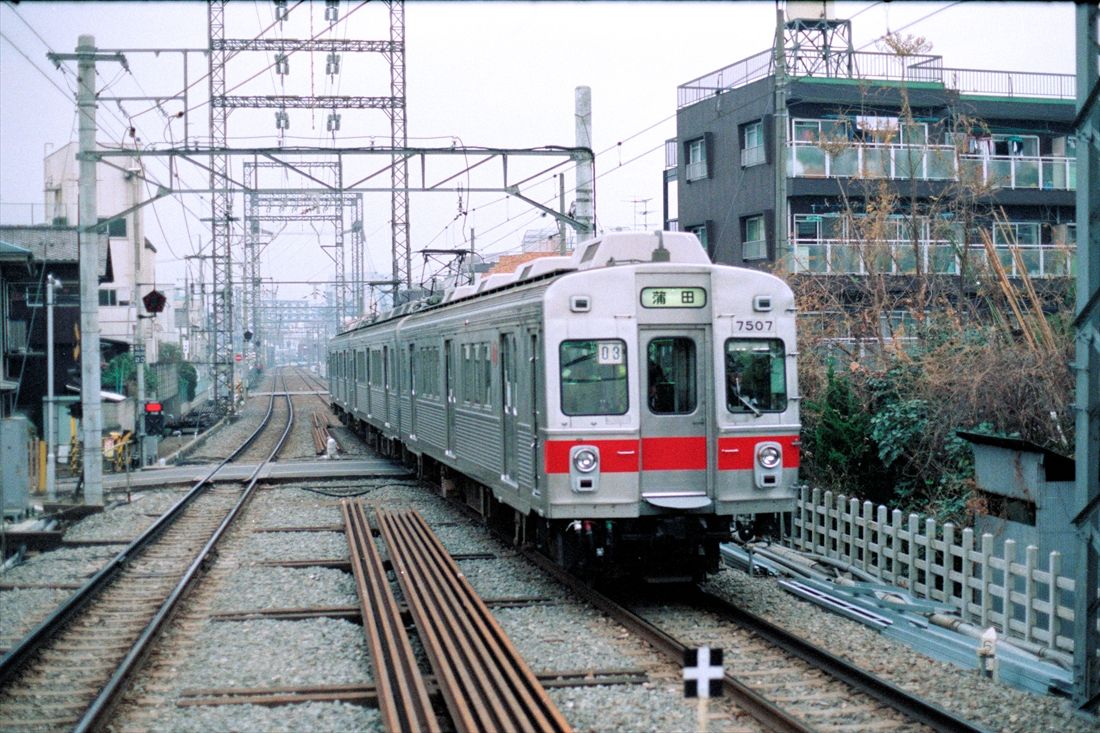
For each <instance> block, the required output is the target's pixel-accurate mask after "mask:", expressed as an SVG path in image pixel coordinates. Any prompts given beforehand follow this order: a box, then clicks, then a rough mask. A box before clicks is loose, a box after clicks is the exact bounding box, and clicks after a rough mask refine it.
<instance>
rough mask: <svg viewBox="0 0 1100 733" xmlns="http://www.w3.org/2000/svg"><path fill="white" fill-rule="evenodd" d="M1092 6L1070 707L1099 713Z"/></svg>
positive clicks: (1082, 86)
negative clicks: (1071, 695) (1071, 696)
mask: <svg viewBox="0 0 1100 733" xmlns="http://www.w3.org/2000/svg"><path fill="white" fill-rule="evenodd" d="M1098 20H1100V13H1098V11H1097V8H1096V6H1095V5H1094V4H1090V3H1081V4H1080V5H1078V6H1077V119H1076V120H1075V123H1076V125H1075V126H1076V133H1077V318H1076V319H1075V321H1074V326H1076V328H1077V347H1076V348H1077V351H1076V358H1075V359H1074V366H1075V368H1076V370H1077V405H1076V406H1077V446H1076V447H1077V451H1076V474H1077V475H1076V482H1077V491H1076V496H1075V499H1076V506H1078V507H1081V509H1080V511H1079V513H1078V514H1077V516H1076V517H1075V518H1074V520H1073V521H1074V524H1075V525H1076V526H1077V534H1078V538H1079V540H1080V544H1079V547H1080V550H1079V553H1078V557H1077V577H1076V584H1075V586H1074V610H1073V614H1074V624H1073V625H1074V633H1073V702H1074V703H1075V704H1076V705H1077V706H1078V707H1079V708H1081V709H1083V710H1087V711H1089V712H1093V713H1095V712H1096V711H1097V708H1098V707H1100V660H1098V659H1097V652H1098V651H1100V639H1098V636H1100V635H1098V633H1097V630H1096V622H1097V618H1098V617H1100V603H1098V602H1097V598H1096V595H1097V590H1098V587H1100V81H1098V77H1100V74H1098V71H1100V68H1098V67H1100V62H1098V60H1097V50H1096V48H1097V46H1096V44H1097V29H1096V25H1097V21H1098Z"/></svg>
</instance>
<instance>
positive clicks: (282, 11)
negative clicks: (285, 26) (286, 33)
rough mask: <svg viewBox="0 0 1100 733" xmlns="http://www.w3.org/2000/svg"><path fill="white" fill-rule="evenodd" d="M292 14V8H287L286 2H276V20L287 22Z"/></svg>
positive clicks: (277, 0) (279, 0)
mask: <svg viewBox="0 0 1100 733" xmlns="http://www.w3.org/2000/svg"><path fill="white" fill-rule="evenodd" d="M289 14H290V8H288V7H287V6H286V0H275V20H286V18H287V16H288V15H289Z"/></svg>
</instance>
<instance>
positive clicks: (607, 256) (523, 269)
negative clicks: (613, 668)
mask: <svg viewBox="0 0 1100 733" xmlns="http://www.w3.org/2000/svg"><path fill="white" fill-rule="evenodd" d="M642 262H671V263H677V264H694V265H710V264H712V263H711V261H710V257H709V256H708V255H707V253H706V251H705V250H704V249H703V246H702V244H700V242H699V239H698V237H696V236H695V235H694V234H691V233H690V232H661V231H657V232H608V233H607V234H603V235H601V236H599V237H596V238H595V239H589V240H586V241H584V242H581V243H580V244H579V245H577V248H576V250H575V251H574V252H573V254H572V255H565V256H551V257H540V258H539V259H535V260H531V261H529V262H526V263H524V264H522V265H520V266H519V267H517V268H516V270H515V271H514V272H510V273H493V274H491V275H486V276H479V277H478V279H477V280H475V281H474V282H473V283H472V284H470V285H459V286H457V287H455V288H452V289H450V290H448V291H446V292H445V293H444V294H443V295H438V294H437V295H435V296H432V297H430V298H428V299H425V300H418V301H412V302H409V303H405V304H403V305H401V306H398V307H397V308H395V309H392V310H389V311H386V312H383V313H379V314H378V315H375V316H367V317H364V318H361V319H359V320H358V321H355V322H353V323H351V324H349V325H348V326H347V328H345V329H344V330H343V331H341V333H346V332H348V331H354V330H355V329H357V328H361V327H363V326H367V325H370V324H371V323H376V322H378V321H385V320H389V319H390V318H396V317H399V316H403V315H406V314H408V313H415V312H416V311H419V310H424V309H425V308H430V307H433V306H438V305H442V304H444V303H453V302H455V301H458V300H462V299H465V298H470V297H474V296H477V295H481V294H483V293H486V292H489V291H493V290H500V289H502V288H506V287H511V286H514V285H519V284H521V283H527V282H534V281H536V280H542V279H546V278H548V277H551V276H557V275H561V274H563V273H566V272H572V271H577V270H594V269H596V268H601V267H614V266H615V265H628V264H638V263H642Z"/></svg>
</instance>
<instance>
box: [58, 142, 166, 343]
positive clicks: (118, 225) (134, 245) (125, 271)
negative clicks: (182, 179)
mask: <svg viewBox="0 0 1100 733" xmlns="http://www.w3.org/2000/svg"><path fill="white" fill-rule="evenodd" d="M77 148H78V146H77V143H75V142H74V143H69V144H68V145H65V146H62V147H61V148H58V149H57V150H55V151H54V152H52V153H50V154H49V155H48V156H46V160H45V178H44V180H45V189H46V191H45V195H46V213H47V217H48V219H49V220H50V221H51V223H52V224H53V225H55V226H75V225H76V223H77V203H78V200H77V194H78V192H79V188H80V181H79V172H80V167H79V164H78V162H77V160H76V154H77ZM109 160H110V161H111V162H110V163H107V162H100V163H99V164H98V165H97V167H96V198H97V206H96V210H97V211H98V212H99V219H100V221H101V222H103V226H104V228H105V229H106V233H107V242H108V247H109V248H110V253H111V263H112V266H113V275H112V277H111V279H110V280H108V281H106V282H102V283H100V286H99V326H100V333H101V337H102V339H103V340H105V341H111V342H116V343H118V344H120V345H125V346H127V347H132V346H133V345H134V342H135V334H136V333H137V329H138V326H137V323H138V318H137V316H138V315H139V314H141V315H145V310H144V308H143V307H142V304H141V298H142V297H143V296H144V295H146V294H148V293H149V292H150V291H152V290H154V289H156V256H157V250H156V247H155V246H154V245H153V243H152V242H150V241H149V240H148V239H147V238H146V237H145V225H144V216H143V214H142V208H141V206H140V204H141V203H142V202H143V201H145V200H146V199H148V198H149V197H150V196H149V194H147V193H146V190H145V188H146V185H145V179H144V177H143V170H142V168H141V162H140V160H138V159H137V158H110V159H109ZM120 212H128V213H126V214H125V215H123V216H118V214H119V213H120ZM160 289H161V290H164V289H165V288H160ZM142 320H143V323H142V324H141V334H142V338H141V341H142V342H143V346H144V353H145V360H146V362H149V363H152V362H156V361H157V359H158V355H157V342H158V332H159V331H160V330H161V325H160V324H159V323H158V321H157V319H152V318H143V319H142ZM168 325H169V326H170V325H171V324H168Z"/></svg>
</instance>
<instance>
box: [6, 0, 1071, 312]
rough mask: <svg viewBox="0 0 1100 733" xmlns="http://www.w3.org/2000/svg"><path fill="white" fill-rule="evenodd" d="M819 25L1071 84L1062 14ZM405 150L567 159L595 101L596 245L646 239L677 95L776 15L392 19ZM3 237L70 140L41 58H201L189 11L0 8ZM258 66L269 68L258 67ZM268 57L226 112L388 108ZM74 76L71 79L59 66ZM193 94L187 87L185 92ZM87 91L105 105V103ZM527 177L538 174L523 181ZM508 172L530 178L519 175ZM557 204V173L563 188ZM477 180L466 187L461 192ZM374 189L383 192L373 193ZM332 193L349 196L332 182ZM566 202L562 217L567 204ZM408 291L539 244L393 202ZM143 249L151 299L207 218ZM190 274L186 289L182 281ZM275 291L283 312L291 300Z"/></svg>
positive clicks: (130, 112)
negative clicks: (401, 212) (245, 105)
mask: <svg viewBox="0 0 1100 733" xmlns="http://www.w3.org/2000/svg"><path fill="white" fill-rule="evenodd" d="M290 6H291V8H292V11H291V21H289V22H288V23H286V24H284V25H283V26H281V27H279V26H276V29H275V30H273V31H269V32H268V35H269V36H281V37H286V38H304V37H309V36H310V35H312V34H316V33H317V32H318V31H320V30H321V28H323V27H324V26H325V24H326V23H325V21H324V10H325V8H324V3H315V4H314V5H313V8H312V13H310V12H307V10H308V7H307V6H305V5H303V6H301V7H298V6H296V4H295V3H294V2H293V0H292V1H291V3H290ZM835 7H836V16H837V17H840V18H852V19H853V20H852V30H853V33H852V34H853V40H854V44H855V46H856V47H857V48H862V49H864V50H877V49H876V47H875V40H876V39H878V38H880V37H881V36H883V35H884V34H886V33H887V32H889V31H895V32H900V33H902V34H915V35H920V36H924V37H925V38H926V39H927V40H928V42H929V43H931V45H932V52H933V53H937V54H941V55H942V56H943V57H944V65H945V66H948V67H963V68H979V69H1005V70H1025V71H1043V72H1058V73H1073V71H1074V11H1073V5H1072V3H1069V2H1064V3H1004V4H1002V3H987V2H978V3H921V2H905V3H836V6H835ZM339 12H340V16H341V22H340V24H338V26H337V31H338V34H337V36H336V37H340V38H360V39H368V40H380V39H384V38H386V37H388V32H389V24H388V18H387V15H386V13H385V7H384V5H382V4H381V3H378V4H377V5H376V4H374V3H372V4H371V5H370V6H366V7H361V6H360V4H358V3H349V2H341V3H340V7H339ZM273 17H274V5H273V3H271V2H240V3H230V5H229V10H228V11H227V22H226V37H227V38H251V37H254V36H255V35H256V34H257V33H258V32H259V30H260V29H261V28H263V27H265V26H267V25H269V24H271V23H272V21H273ZM405 20H406V53H405V59H406V66H407V89H406V97H407V100H408V111H407V119H408V135H409V143H410V145H423V146H429V147H430V146H447V145H450V144H451V143H452V142H454V143H456V144H461V145H469V146H473V145H479V146H488V147H524V148H526V147H534V146H541V145H566V146H569V145H573V144H574V115H573V111H574V89H575V87H577V86H580V85H585V86H589V87H591V89H592V107H593V148H594V150H595V151H596V152H597V154H598V155H597V160H596V174H597V182H596V204H597V209H596V216H597V220H598V224H599V226H600V227H601V228H603V229H613V228H617V227H626V228H634V227H639V228H640V227H642V226H647V227H648V228H650V229H653V228H656V227H657V226H659V225H660V222H661V172H662V169H663V167H664V151H663V142H664V140H666V139H668V138H671V137H673V136H674V135H675V122H674V115H675V111H676V87H677V86H678V85H679V84H682V83H684V82H686V81H689V80H691V79H693V78H695V77H698V76H702V75H704V74H706V73H708V72H710V71H714V70H716V69H718V68H721V67H723V66H725V65H727V64H730V63H732V62H734V61H737V60H739V59H741V58H744V57H746V56H750V55H752V54H754V53H757V52H759V51H763V50H765V49H767V48H768V47H769V46H770V44H771V41H772V37H773V34H774V27H775V5H774V4H773V3H747V2H737V3H721V2H709V3H680V2H669V3H634V2H618V3H567V2H539V3H509V2H492V3H485V2H478V3H474V2H469V3H466V2H451V3H443V4H440V3H426V2H409V3H407V5H406V10H405ZM0 33H2V34H3V37H2V38H0V223H5V224H20V223H30V220H31V216H32V205H34V207H33V215H34V217H35V219H36V221H39V222H40V221H41V219H42V216H43V214H42V207H41V204H42V201H43V193H42V189H43V172H42V170H43V168H42V158H43V154H44V152H45V151H46V150H47V148H48V147H50V146H53V147H58V146H61V145H64V144H66V143H68V142H70V141H72V140H76V135H77V129H76V116H75V106H74V103H73V93H74V91H75V88H76V87H75V77H74V74H73V73H71V72H68V73H66V72H62V71H58V70H56V69H55V68H54V67H53V66H52V64H50V63H49V62H48V61H47V59H46V53H47V52H48V51H55V52H60V53H72V52H73V50H74V48H75V46H76V43H77V37H78V36H79V35H81V34H91V35H94V36H95V40H96V45H97V47H98V48H100V49H104V50H108V49H119V48H126V49H134V48H143V49H151V48H165V49H169V48H192V49H201V48H204V47H206V45H207V14H206V5H205V4H203V3H199V2H182V3H160V2H146V3H93V2H86V3H75V4H70V3H54V2H49V3H47V2H23V3H20V4H18V5H16V6H12V5H10V4H9V3H7V2H5V3H4V4H3V5H0ZM266 56H270V54H267V55H266ZM128 58H129V63H130V69H131V71H132V75H127V74H125V73H123V72H121V71H120V69H119V68H118V65H117V64H113V63H103V64H102V65H101V66H100V69H99V83H98V86H99V88H100V89H101V94H102V95H103V96H172V95H175V94H177V93H178V92H179V91H180V90H181V89H182V88H183V87H184V83H183V71H182V65H181V64H180V63H179V62H178V61H176V60H174V59H178V58H179V55H178V54H162V55H161V56H160V57H155V56H153V55H151V54H138V53H132V54H128ZM270 63H271V59H270V58H265V54H252V55H251V56H249V57H248V58H244V57H242V58H240V59H237V60H234V61H232V62H231V63H230V65H229V69H230V72H229V75H228V77H227V84H228V85H230V86H232V85H234V84H236V83H238V82H243V81H245V80H246V79H247V78H248V77H249V76H251V75H252V74H253V73H254V72H261V73H259V74H258V75H257V77H256V78H255V79H252V80H251V81H247V82H246V83H245V85H244V86H242V88H241V89H239V90H237V91H235V92H234V93H235V94H280V93H288V94H289V93H295V94H317V95H321V94H334V93H339V94H355V95H364V96H383V95H388V93H389V92H388V86H389V84H388V83H389V73H388V68H387V67H386V66H385V65H384V63H382V62H381V61H380V59H378V58H377V56H371V57H370V58H367V57H365V56H364V55H359V56H357V57H356V58H351V57H349V56H347V55H346V56H345V57H342V68H341V73H340V74H339V75H338V76H327V75H325V73H324V72H323V68H324V66H325V63H326V59H325V54H315V55H314V56H313V57H312V58H311V57H310V56H309V55H308V54H302V55H295V56H293V57H292V58H291V59H290V74H289V75H288V76H287V77H278V76H276V75H275V74H274V73H273V71H271V70H267V71H264V70H263V69H264V67H265V66H266V65H268V64H270ZM69 69H75V64H74V63H71V62H70V64H69ZM206 70H207V62H206V60H205V58H203V57H202V56H201V55H200V54H192V62H191V65H190V68H189V72H188V73H189V82H191V83H192V84H193V87H192V91H191V96H190V97H189V100H188V102H189V107H191V108H192V110H193V111H192V112H191V113H190V118H191V119H190V121H191V130H190V135H191V136H192V137H195V138H199V140H200V141H201V142H203V143H205V137H206V135H207V131H206V127H207V124H206V121H207V115H208V110H207V107H206V105H205V101H206V95H207V89H208V87H207V83H206V81H205V79H202V77H203V75H204V74H205V73H206ZM196 80H200V81H199V83H197V84H196V83H195V82H196ZM104 88H106V89H105V90H104ZM162 109H164V110H165V111H164V112H163V113H162V112H161V111H160V110H157V109H156V108H151V105H149V104H148V103H144V102H136V101H135V102H126V103H125V104H123V105H122V107H121V108H120V107H119V106H118V105H117V104H112V103H110V102H104V103H102V104H101V105H100V108H99V118H100V124H101V128H102V129H101V132H100V135H99V140H100V141H101V142H110V143H114V144H117V143H118V142H119V141H121V140H122V139H124V137H125V135H124V129H125V127H126V124H125V123H124V122H123V121H124V120H125V119H127V117H129V116H134V120H133V122H134V126H135V128H136V131H137V135H138V137H139V138H140V139H141V142H142V144H143V145H151V146H155V147H158V148H164V147H169V146H171V144H172V141H176V142H178V141H179V139H180V138H181V137H182V135H183V127H182V122H181V121H179V120H175V121H172V120H171V119H170V116H171V113H172V112H173V111H174V110H178V109H182V103H177V105H176V107H172V103H165V104H164V105H163V106H162ZM326 114H327V113H323V112H321V113H316V114H313V113H310V112H309V111H292V112H291V117H290V129H289V130H288V131H287V132H286V133H285V134H286V135H287V137H286V139H285V141H286V143H287V144H296V145H297V144H301V145H318V144H325V142H324V141H326V140H327V141H329V143H331V135H330V134H329V133H327V132H326V130H325V117H326ZM275 134H276V133H275V123H274V112H273V111H272V110H263V111H253V110H247V111H241V112H236V113H234V114H233V115H232V116H231V118H230V124H229V137H230V144H231V145H236V146H259V145H274V144H277V142H278V141H277V138H276V137H274V135H275ZM338 135H339V137H340V139H341V140H343V141H344V142H345V143H346V144H351V145H365V144H368V141H369V140H370V139H372V138H373V139H375V141H376V142H377V143H378V144H380V145H384V144H388V137H389V125H388V122H387V120H386V117H385V115H384V114H383V113H382V112H379V111H375V110H365V111H358V112H351V113H345V114H344V115H343V116H342V119H341V129H340V132H339V133H338ZM537 163H538V167H537V168H536V167H532V168H530V169H529V170H531V172H534V171H536V170H541V169H542V168H544V167H546V165H547V162H546V161H544V160H542V161H537ZM516 166H517V170H528V169H526V168H523V167H522V165H521V164H520V163H517V164H516ZM147 170H148V171H149V172H150V174H151V176H152V177H154V178H158V179H159V180H163V181H165V182H167V181H168V180H169V176H168V171H167V169H166V167H165V166H164V164H162V163H160V162H150V163H149V164H148V168H147ZM566 173H567V186H568V187H569V188H572V185H573V184H572V170H571V169H566ZM476 176H480V177H481V178H480V179H479V178H477V177H476ZM476 176H475V177H471V178H469V179H468V180H469V185H477V184H478V183H479V182H481V183H484V184H486V185H487V182H488V181H489V180H491V179H494V178H495V180H499V175H497V174H493V175H490V174H489V173H488V172H485V173H482V172H479V173H477V174H476ZM387 178H388V177H387ZM205 179H206V177H205V174H204V173H202V172H201V171H198V170H196V169H192V170H190V171H184V172H181V177H180V178H178V179H175V181H176V184H177V186H178V185H184V186H188V187H194V188H198V187H200V186H204V185H205ZM345 180H346V178H345ZM556 191H557V187H556V184H554V183H552V182H547V183H540V182H538V180H536V181H533V182H532V183H531V184H529V185H528V186H525V187H524V189H523V192H524V193H525V195H529V196H531V197H532V198H537V199H539V200H544V199H552V200H553V205H554V206H555V207H556V205H557V204H556V201H557V195H556ZM567 200H570V201H571V200H572V196H571V194H567ZM410 201H411V207H410V217H409V219H410V224H411V227H410V231H411V248H412V250H413V252H414V265H413V275H414V278H415V277H417V276H419V274H420V272H421V266H420V258H419V256H418V255H416V254H415V252H416V251H417V250H419V249H422V248H425V247H433V248H449V247H465V246H467V244H466V243H467V239H468V237H469V231H470V229H471V228H473V229H475V230H476V232H477V242H478V244H479V247H478V249H479V250H481V251H484V252H485V253H486V254H489V255H492V254H498V253H502V252H509V251H517V250H518V249H519V246H520V242H521V240H522V236H523V233H524V231H526V230H529V229H537V228H540V227H548V226H552V221H551V220H550V219H549V218H546V217H541V216H540V215H539V213H538V212H537V211H535V210H533V209H531V208H530V207H529V206H527V205H526V204H524V203H523V202H522V201H518V200H515V199H511V200H508V199H507V198H506V197H504V196H502V195H500V194H472V198H471V195H467V196H464V197H463V200H462V201H459V198H458V195H457V194H453V193H450V194H445V193H433V194H414V195H412V196H411V197H410ZM365 208H366V222H365V224H364V229H365V231H366V233H367V243H368V251H367V257H366V264H367V269H368V270H374V271H378V272H384V273H388V272H389V269H390V256H389V238H388V217H389V203H388V197H386V196H384V195H381V194H368V195H366V198H365ZM147 209H148V210H149V213H148V214H147V215H146V234H147V236H148V238H149V239H151V240H152V241H153V242H154V243H155V244H156V245H157V248H158V250H159V256H158V281H159V282H161V283H163V284H171V283H173V282H174V281H176V280H177V279H182V277H183V272H184V267H185V265H184V262H183V260H182V258H183V257H184V256H186V255H189V254H193V253H194V252H195V251H196V250H197V249H198V248H199V247H202V246H203V245H204V243H207V242H208V241H209V238H210V235H209V228H208V225H207V224H205V223H203V222H202V221H200V220H201V219H202V218H205V217H209V210H210V204H209V199H208V198H207V197H206V196H204V195H200V194H190V195H184V196H175V197H172V198H170V199H166V200H163V201H161V202H158V203H157V204H156V205H155V206H154V207H147ZM326 236H328V237H330V236H331V232H325V231H324V230H323V228H319V229H317V230H315V229H313V228H311V227H309V226H308V225H306V226H304V227H301V226H292V227H287V228H286V229H285V230H283V232H282V233H281V235H280V236H279V237H278V238H277V239H276V240H275V241H274V242H273V243H272V244H271V245H270V246H269V247H268V250H267V252H266V253H265V256H264V258H263V264H262V266H261V269H262V274H263V275H264V276H265V277H270V278H273V279H275V280H280V279H284V280H301V279H310V280H314V279H315V280H318V281H324V280H327V279H329V278H331V273H332V266H331V263H330V262H329V260H328V259H327V258H326V257H325V256H324V255H322V254H321V251H320V249H319V248H318V242H319V241H322V240H324V239H325V238H326ZM192 272H193V274H194V271H192ZM308 290H309V288H308V287H305V286H289V285H288V286H282V287H280V290H279V293H280V295H281V296H283V297H298V294H300V293H302V292H308Z"/></svg>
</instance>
